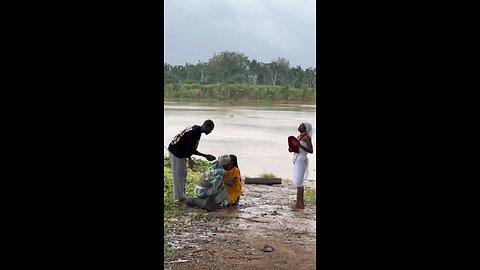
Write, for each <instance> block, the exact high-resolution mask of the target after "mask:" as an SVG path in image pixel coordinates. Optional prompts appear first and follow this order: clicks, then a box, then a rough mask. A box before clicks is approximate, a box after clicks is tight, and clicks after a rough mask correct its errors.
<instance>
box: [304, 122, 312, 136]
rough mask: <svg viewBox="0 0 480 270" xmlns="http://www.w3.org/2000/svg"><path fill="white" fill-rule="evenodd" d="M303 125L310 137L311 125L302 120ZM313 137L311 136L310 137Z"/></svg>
mask: <svg viewBox="0 0 480 270" xmlns="http://www.w3.org/2000/svg"><path fill="white" fill-rule="evenodd" d="M303 125H304V126H305V129H306V131H307V134H308V136H310V138H312V135H313V128H312V125H311V124H310V123H308V122H303ZM312 139H313V138H312Z"/></svg>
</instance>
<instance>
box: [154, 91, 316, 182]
mask: <svg viewBox="0 0 480 270" xmlns="http://www.w3.org/2000/svg"><path fill="white" fill-rule="evenodd" d="M163 111H164V138H163V144H164V146H166V147H168V144H169V143H170V141H171V140H172V139H173V137H174V136H175V135H176V134H178V133H179V132H180V131H182V130H183V129H184V128H185V127H187V126H191V125H202V123H203V121H205V120H206V119H211V120H212V121H213V122H214V123H215V129H214V130H213V131H212V133H210V134H209V135H205V134H204V133H202V137H201V139H200V143H199V146H198V148H197V150H198V151H200V152H201V153H204V154H212V155H214V156H216V157H219V156H221V155H223V154H234V155H236V156H237V158H238V166H239V167H240V172H241V174H242V178H243V177H258V176H259V175H260V174H262V173H272V174H274V175H275V176H277V177H281V178H282V179H292V174H293V164H292V153H289V152H288V143H287V138H288V136H291V135H292V136H297V135H298V134H299V132H298V130H297V128H298V126H299V125H300V123H302V122H303V121H307V122H309V123H311V124H312V126H313V138H312V140H313V141H312V143H313V149H314V152H313V154H308V158H309V176H308V179H312V180H316V175H317V172H316V166H315V165H316V153H317V152H316V151H317V148H316V145H317V143H316V142H317V141H316V133H317V132H316V105H301V104H278V103H272V102H241V101H224V102H218V101H215V102H207V101H164V109H163ZM163 150H164V154H165V155H168V151H167V150H166V149H165V148H163ZM194 157H197V158H201V159H203V157H200V156H194Z"/></svg>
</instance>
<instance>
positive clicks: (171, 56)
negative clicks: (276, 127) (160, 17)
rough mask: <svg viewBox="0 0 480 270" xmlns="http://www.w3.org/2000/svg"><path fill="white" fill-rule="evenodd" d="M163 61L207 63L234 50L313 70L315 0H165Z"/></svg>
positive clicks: (255, 57) (262, 58)
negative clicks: (217, 54)
mask: <svg viewBox="0 0 480 270" xmlns="http://www.w3.org/2000/svg"><path fill="white" fill-rule="evenodd" d="M164 22H165V24H164V30H165V31H164V38H163V43H164V61H165V63H168V64H170V65H185V63H186V62H188V63H191V64H196V63H198V61H199V60H200V61H204V62H207V61H208V60H209V59H210V58H212V57H213V55H214V53H219V52H222V51H235V52H241V53H244V54H245V56H247V57H248V59H250V60H253V59H256V60H257V61H259V62H263V63H270V62H272V60H274V59H276V58H278V57H283V58H286V59H287V60H289V62H290V66H291V67H296V66H301V67H302V68H303V69H306V68H309V67H312V68H314V67H316V64H315V58H316V55H315V47H316V44H315V43H316V35H315V33H316V30H315V0H164Z"/></svg>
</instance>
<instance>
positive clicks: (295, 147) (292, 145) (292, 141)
mask: <svg viewBox="0 0 480 270" xmlns="http://www.w3.org/2000/svg"><path fill="white" fill-rule="evenodd" d="M294 142H298V140H297V138H295V137H294V136H289V137H288V148H290V149H292V151H293V152H294V153H298V152H299V149H298V146H295V145H294V144H293V143H294Z"/></svg>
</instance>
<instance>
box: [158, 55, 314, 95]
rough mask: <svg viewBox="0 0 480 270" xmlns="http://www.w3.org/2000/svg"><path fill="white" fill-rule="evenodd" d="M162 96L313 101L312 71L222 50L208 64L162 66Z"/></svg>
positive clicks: (285, 63) (286, 61)
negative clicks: (259, 60) (264, 61)
mask: <svg viewBox="0 0 480 270" xmlns="http://www.w3.org/2000/svg"><path fill="white" fill-rule="evenodd" d="M163 74H164V97H166V98H169V97H174V98H218V99H226V98H229V99H231V98H233V99H267V100H280V101H282V100H290V101H292V100H293V101H309V102H313V101H314V100H315V96H316V76H315V75H316V68H307V69H305V70H304V69H302V67H300V66H297V67H290V64H289V61H288V60H287V59H285V58H281V57H279V58H277V59H274V60H273V61H272V62H271V63H262V62H258V61H257V60H255V59H253V60H249V59H248V57H247V56H245V55H244V54H243V53H239V52H229V51H224V52H220V53H218V54H214V56H213V57H212V58H211V59H210V60H209V61H208V62H201V61H199V62H198V63H197V64H190V63H186V64H185V65H184V66H183V65H176V66H172V65H170V64H167V63H164V73H163Z"/></svg>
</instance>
